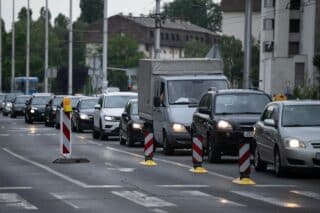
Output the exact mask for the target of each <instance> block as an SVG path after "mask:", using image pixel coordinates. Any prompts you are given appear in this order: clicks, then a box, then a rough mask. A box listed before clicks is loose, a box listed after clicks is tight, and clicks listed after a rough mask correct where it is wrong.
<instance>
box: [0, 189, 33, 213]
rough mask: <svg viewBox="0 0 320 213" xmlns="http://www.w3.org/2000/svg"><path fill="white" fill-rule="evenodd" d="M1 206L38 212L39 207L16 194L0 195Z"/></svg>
mask: <svg viewBox="0 0 320 213" xmlns="http://www.w3.org/2000/svg"><path fill="white" fill-rule="evenodd" d="M0 204H2V205H4V206H6V207H12V208H15V209H25V210H38V208H37V207H35V206H34V205H32V204H31V203H29V202H28V201H26V200H25V199H23V198H22V197H21V196H20V195H18V194H16V193H0Z"/></svg>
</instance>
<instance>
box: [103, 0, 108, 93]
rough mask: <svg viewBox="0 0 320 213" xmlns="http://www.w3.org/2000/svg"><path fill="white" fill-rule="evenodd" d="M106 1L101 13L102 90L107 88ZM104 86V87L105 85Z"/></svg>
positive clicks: (105, 0) (106, 0)
mask: <svg viewBox="0 0 320 213" xmlns="http://www.w3.org/2000/svg"><path fill="white" fill-rule="evenodd" d="M107 67H108V0H104V13H103V53H102V75H103V78H102V79H103V80H102V81H103V82H102V88H103V89H106V88H104V87H108V70H107ZM105 84H106V85H105Z"/></svg>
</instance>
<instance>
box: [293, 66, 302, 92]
mask: <svg viewBox="0 0 320 213" xmlns="http://www.w3.org/2000/svg"><path fill="white" fill-rule="evenodd" d="M294 86H295V87H304V63H296V64H295V70H294Z"/></svg>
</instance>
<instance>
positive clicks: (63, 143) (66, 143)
mask: <svg viewBox="0 0 320 213" xmlns="http://www.w3.org/2000/svg"><path fill="white" fill-rule="evenodd" d="M71 113H72V106H71V99H70V98H69V97H65V98H64V99H63V108H61V110H60V154H61V155H62V158H58V159H56V160H55V161H53V163H88V162H89V160H88V159H85V158H71V150H72V149H71V148H72V147H71V144H72V133H71V132H72V131H71Z"/></svg>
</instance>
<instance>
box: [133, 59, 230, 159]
mask: <svg viewBox="0 0 320 213" xmlns="http://www.w3.org/2000/svg"><path fill="white" fill-rule="evenodd" d="M222 67H223V65H222V61H221V60H215V59H174V60H161V59H143V60H141V61H140V64H139V69H138V76H137V80H138V108H139V116H140V118H141V119H143V120H144V121H145V126H146V127H148V128H150V129H152V131H153V133H154V139H155V141H156V142H157V145H160V146H163V148H164V153H165V154H167V155H170V154H173V152H174V149H177V148H190V147H191V145H192V143H191V136H190V132H189V131H190V125H191V123H192V116H193V113H194V112H195V110H196V107H197V106H198V103H199V100H200V98H201V97H202V95H203V94H204V93H205V92H207V91H208V89H210V88H215V89H217V90H219V89H228V88H229V82H228V79H227V78H226V77H225V76H224V75H223V68H222Z"/></svg>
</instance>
